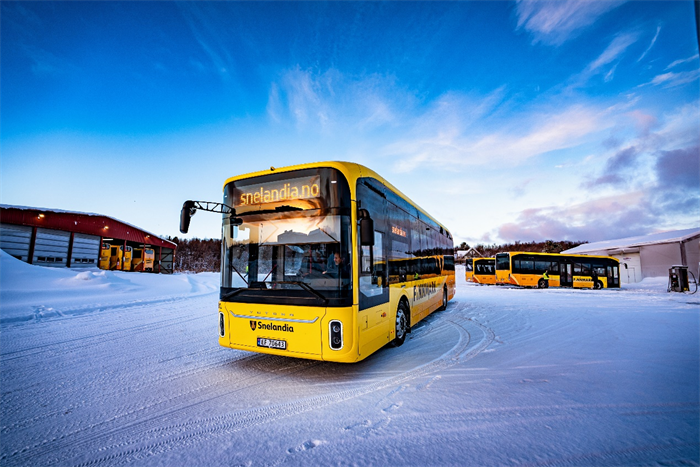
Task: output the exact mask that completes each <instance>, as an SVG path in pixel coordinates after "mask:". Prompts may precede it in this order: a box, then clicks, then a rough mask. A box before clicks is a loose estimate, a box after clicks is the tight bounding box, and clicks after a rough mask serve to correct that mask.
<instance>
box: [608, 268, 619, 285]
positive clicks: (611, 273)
mask: <svg viewBox="0 0 700 467" xmlns="http://www.w3.org/2000/svg"><path fill="white" fill-rule="evenodd" d="M607 272H608V287H620V267H619V266H608V267H607Z"/></svg>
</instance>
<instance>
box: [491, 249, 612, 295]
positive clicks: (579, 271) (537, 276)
mask: <svg viewBox="0 0 700 467" xmlns="http://www.w3.org/2000/svg"><path fill="white" fill-rule="evenodd" d="M545 273H546V275H545ZM547 277H548V279H547ZM496 283H498V284H511V285H517V286H521V287H538V288H545V287H575V288H588V289H602V288H619V287H620V262H619V261H618V260H617V259H615V258H612V257H610V256H588V255H562V254H556V253H532V252H519V251H516V252H509V253H498V254H496Z"/></svg>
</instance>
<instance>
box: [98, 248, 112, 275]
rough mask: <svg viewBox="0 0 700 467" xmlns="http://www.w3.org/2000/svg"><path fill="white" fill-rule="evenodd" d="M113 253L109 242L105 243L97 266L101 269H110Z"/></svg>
mask: <svg viewBox="0 0 700 467" xmlns="http://www.w3.org/2000/svg"><path fill="white" fill-rule="evenodd" d="M110 255H111V249H110V244H109V243H103V244H102V247H101V248H100V259H99V261H98V263H97V267H98V268H100V269H109V257H110Z"/></svg>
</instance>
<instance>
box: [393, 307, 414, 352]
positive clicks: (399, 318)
mask: <svg viewBox="0 0 700 467" xmlns="http://www.w3.org/2000/svg"><path fill="white" fill-rule="evenodd" d="M410 310H411V307H410V306H408V300H407V299H406V297H401V300H399V306H398V307H397V308H396V319H395V320H394V335H395V337H394V340H393V341H391V346H392V347H400V346H401V345H403V343H404V341H405V340H406V334H408V333H409V332H411V311H410Z"/></svg>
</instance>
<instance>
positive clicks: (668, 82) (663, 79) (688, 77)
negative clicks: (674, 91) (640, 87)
mask: <svg viewBox="0 0 700 467" xmlns="http://www.w3.org/2000/svg"><path fill="white" fill-rule="evenodd" d="M698 78H700V70H692V71H680V72H678V73H674V72H672V71H670V72H668V73H663V74H660V75H657V76H655V77H654V79H652V80H651V82H650V83H649V84H653V85H656V86H658V85H663V87H664V88H672V87H675V86H681V85H683V84H687V83H692V82H693V81H696V80H697V79H698Z"/></svg>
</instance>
